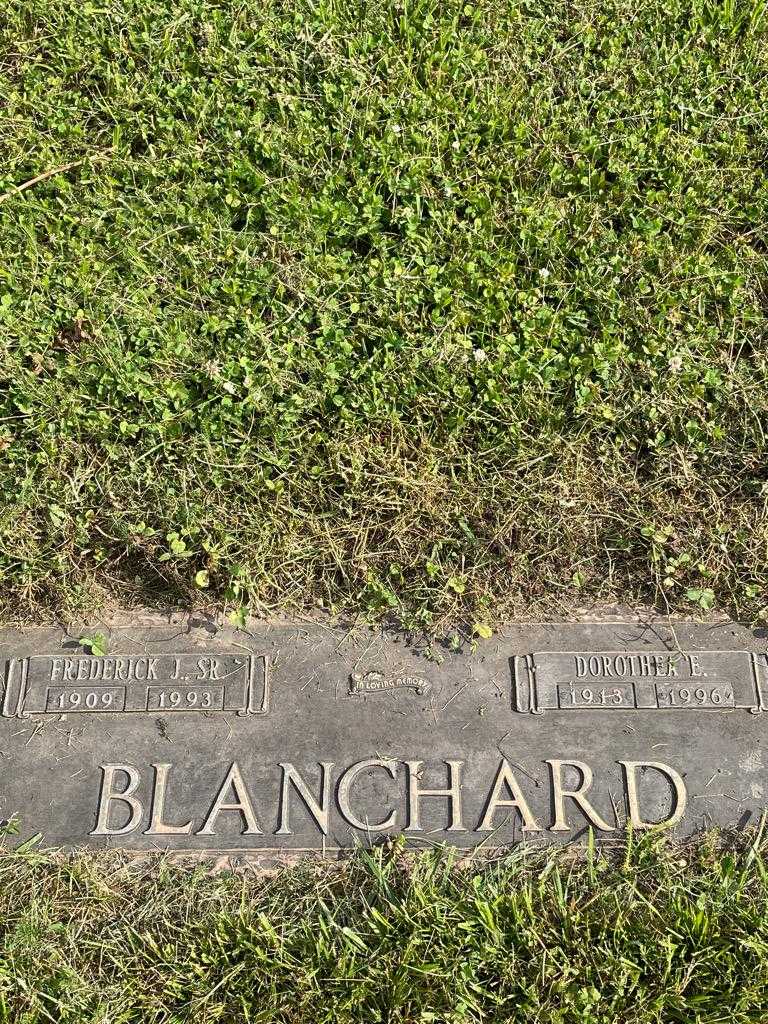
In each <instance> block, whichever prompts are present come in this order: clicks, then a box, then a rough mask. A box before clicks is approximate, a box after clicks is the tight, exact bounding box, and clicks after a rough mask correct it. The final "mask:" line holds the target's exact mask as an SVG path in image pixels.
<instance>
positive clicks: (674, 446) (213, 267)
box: [0, 0, 768, 627]
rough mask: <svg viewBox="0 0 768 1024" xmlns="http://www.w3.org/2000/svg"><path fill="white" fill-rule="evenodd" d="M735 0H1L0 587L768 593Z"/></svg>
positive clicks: (334, 600)
mask: <svg viewBox="0 0 768 1024" xmlns="http://www.w3.org/2000/svg"><path fill="white" fill-rule="evenodd" d="M767 24H768V18H767V17H766V12H765V3H764V0H712V2H708V0H685V2H682V0H671V2H668V0H664V2H663V3H662V2H660V0H640V2H634V0H633V2H629V0H605V2H600V3H597V2H591V0H575V2H573V3H564V2H562V0H554V2H553V3H550V4H541V3H538V2H537V3H533V2H529V0H510V2H504V0H490V2H486V0H482V2H478V3H467V2H465V0H444V2H440V3H437V2H436V0H401V2H395V3H392V4H388V3H371V4H366V3H365V2H362V0H358V2H352V0H350V2H344V0H339V2H336V0H317V2H311V0H291V2H285V3H282V2H278V0H264V2H260V3H235V2H232V0H174V2H173V3H171V2H169V0H101V2H96V0H83V2H78V3H72V2H71V0H0V76H1V77H0V580H1V582H0V600H1V601H2V607H3V608H4V609H5V611H6V613H7V614H14V615H16V614H22V613H34V612H37V613H39V612H40V611H46V610H56V611H62V610H64V611H71V610H73V609H78V608H83V607H86V606H92V605H93V602H94V601H98V600H101V599H106V600H119V601H123V602H131V601H136V600H142V601H155V600H168V599H173V600H182V601H186V602H189V601H193V600H200V601H215V600H216V601H221V600H223V601H225V602H227V604H228V606H229V607H234V608H237V607H240V606H243V607H244V606H246V605H247V606H248V607H250V609H251V610H252V611H255V612H263V611H265V610H272V609H274V608H276V607H280V608H283V609H285V608H292V607H293V608H296V607H306V606H308V605H314V604H317V603H322V605H323V606H324V607H326V608H331V609H333V608H336V609H349V608H361V609H362V610H363V611H364V612H367V613H371V614H379V613H381V612H392V613H394V614H396V615H398V616H400V618H401V619H402V620H403V621H405V623H406V624H409V625H415V626H418V625H423V626H433V627H434V626H436V625H438V624H439V623H440V622H441V621H443V620H444V619H445V620H447V619H449V618H454V619H455V618H457V617H459V616H468V617H470V618H471V619H472V618H474V620H475V621H491V620H492V619H498V618H502V617H504V616H507V615H513V614H518V613H523V612H527V613H536V612H539V611H541V612H546V613H552V612H558V611H562V610H564V609H567V608H570V607H573V605H574V604H575V603H587V602H589V601H596V600H601V601H607V600H613V599H617V598H621V599H624V600H627V601H630V600H645V601H653V602H655V603H656V604H658V605H659V606H660V607H662V608H666V607H669V608H677V609H688V610H690V609H691V608H696V607H703V608H709V607H711V606H717V607H720V608H729V609H731V610H732V611H734V612H735V613H736V614H737V615H741V616H743V617H750V618H756V617H758V616H760V615H761V614H762V615H768V612H766V608H767V607H768V557H766V556H767V554H768V511H767V504H768V502H767V501H766V497H767V493H768V492H767V488H768V469H767V468H766V467H767V466H768V458H767V455H768V452H767V447H768V446H766V440H765V429H766V424H767V423H768V345H767V344H766V311H767V309H768V305H767V303H768V285H767V284H766V281H767V280H768V276H767V272H768V228H767V225H768V177H766V173H765V169H766V162H765V161H766V155H767V154H768V116H767V114H768V110H767V107H768V102H767V101H768V31H767Z"/></svg>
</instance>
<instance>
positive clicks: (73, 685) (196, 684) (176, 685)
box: [2, 653, 269, 718]
mask: <svg viewBox="0 0 768 1024" xmlns="http://www.w3.org/2000/svg"><path fill="white" fill-rule="evenodd" d="M268 710H269V664H268V659H267V656H266V655H253V654H248V655H246V654H229V653H221V654H219V653H217V654H205V655H200V654H160V655H137V654H130V655H129V654H126V655H109V656H106V655H105V656H93V655H79V656H78V655H75V656H70V655H63V654H62V655H60V656H50V655H34V656H33V657H30V658H23V659H20V658H17V659H13V660H12V661H10V662H9V663H8V665H7V669H6V675H5V692H4V695H3V702H2V714H3V715H4V716H5V717H6V718H11V717H15V718H29V717H30V715H38V714H43V715H44V714H54V715H64V714H88V713H90V714H115V713H123V714H125V713H128V714H131V713H133V714H135V713H142V712H144V713H146V712H163V713H165V712H183V711H189V712H199V711H202V712H216V711H228V712H235V713H237V714H240V715H263V714H266V713H267V711H268Z"/></svg>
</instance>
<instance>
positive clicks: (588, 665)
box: [512, 651, 768, 715]
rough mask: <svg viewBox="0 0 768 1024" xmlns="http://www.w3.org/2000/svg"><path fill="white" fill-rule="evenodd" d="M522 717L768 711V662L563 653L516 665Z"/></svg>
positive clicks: (726, 655)
mask: <svg viewBox="0 0 768 1024" xmlns="http://www.w3.org/2000/svg"><path fill="white" fill-rule="evenodd" d="M512 667H513V686H512V701H513V707H514V709H515V710H516V711H519V712H522V713H526V714H527V713H530V714H534V715H536V714H543V713H544V712H545V711H584V710H590V711H595V710H598V711H611V710H613V711H620V710H624V711H626V710H646V711H688V710H699V711H722V710H729V709H730V710H733V709H743V710H747V711H749V712H751V713H752V714H759V713H761V712H762V711H765V710H766V709H768V660H767V659H766V656H765V655H761V654H751V653H749V652H748V651H696V652H685V651H650V652H649V651H641V652H639V651H632V652H630V651H605V652H603V651H590V652H586V651H557V652H545V653H537V654H529V655H526V656H524V657H516V658H513V659H512Z"/></svg>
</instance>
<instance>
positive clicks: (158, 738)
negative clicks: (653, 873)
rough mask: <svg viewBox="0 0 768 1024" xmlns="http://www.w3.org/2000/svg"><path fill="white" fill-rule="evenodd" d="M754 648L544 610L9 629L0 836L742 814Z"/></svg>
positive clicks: (549, 834)
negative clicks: (496, 619)
mask: <svg viewBox="0 0 768 1024" xmlns="http://www.w3.org/2000/svg"><path fill="white" fill-rule="evenodd" d="M765 647H766V644H765V640H764V639H762V638H760V637H759V636H757V635H755V634H753V633H752V632H751V631H749V630H748V629H745V628H743V627H740V626H735V625H732V624H727V625H723V626H722V627H718V628H716V629H713V628H712V627H703V626H696V625H694V624H680V623H678V624H676V625H675V627H674V629H671V628H666V627H664V626H663V625H660V624H657V625H655V626H653V628H650V627H648V626H643V625H641V624H638V623H634V622H631V623H612V624H591V625H583V624H582V625H578V624H560V625H550V626H528V627H522V626H520V627H514V628H510V629H508V630H506V631H505V632H503V633H502V634H500V635H499V636H498V637H494V638H493V640H491V641H486V642H482V643H480V644H479V646H477V648H476V649H475V650H472V649H471V645H469V644H467V645H466V648H465V650H463V651H461V652H451V651H449V650H448V649H445V650H442V649H440V648H438V654H436V653H435V649H434V648H433V649H432V651H431V655H430V657H427V656H426V654H425V651H423V650H419V649H414V648H411V647H409V646H408V645H407V644H406V643H405V642H404V641H403V640H402V638H397V637H393V636H388V635H386V634H384V633H381V632H376V631H369V630H366V629H355V630H352V631H348V630H346V631H334V630H330V629H328V628H327V627H325V626H317V625H301V626H290V625H281V626H263V627H260V629H259V630H258V632H251V633H244V632H235V631H233V630H229V629H222V630H220V631H219V632H217V634H216V635H215V636H211V635H210V633H209V631H207V630H205V629H202V628H200V629H198V628H194V627H193V628H189V629H188V630H186V631H180V630H179V629H177V628H176V629H175V628H170V627H169V626H168V625H166V626H164V627H162V626H159V625H153V626H150V627H142V628H141V629H138V628H134V629H130V628H122V629H115V630H113V631H112V633H111V635H110V638H109V649H108V653H106V654H104V655H98V656H96V655H90V654H87V653H85V652H83V650H82V649H81V648H80V647H79V645H78V644H76V643H72V642H71V641H66V640H65V638H63V637H62V634H61V633H60V632H56V631H54V630H43V629H35V630H26V631H23V632H13V631H10V630H6V631H5V632H4V633H3V634H2V647H0V688H1V693H0V698H1V699H0V768H1V774H0V816H2V818H3V819H4V821H5V822H12V823H13V825H12V826H11V827H8V826H6V828H5V832H6V837H5V842H6V844H7V845H12V844H13V843H16V842H22V841H24V840H26V839H28V838H29V837H30V836H32V835H37V834H40V836H41V840H40V841H41V843H42V844H43V845H44V846H48V847H58V846H63V847H66V848H71V847H80V846H87V847H93V848H99V847H105V846H118V847H123V848H126V849H131V850H136V851H154V850H172V851H183V852H201V853H211V854H221V853H227V854H231V855H235V854H241V853H242V854H281V855H282V854H297V853H300V852H302V851H306V850H313V851H320V852H325V853H327V852H329V851H334V850H340V849H345V848H351V847H353V846H355V845H359V844H363V845H367V844H370V843H372V842H375V841H377V840H380V839H381V838H382V837H389V836H394V835H397V834H402V835H404V836H405V837H406V838H407V839H408V840H409V841H410V842H411V843H415V844H421V845H423V844H430V845H431V844H436V843H450V844H452V845H454V846H457V847H461V848H472V847H475V846H477V845H478V844H482V845H483V847H484V848H489V847H492V848H495V847H502V846H507V845H511V844H514V843H516V842H519V841H520V840H526V841H532V840H535V841H538V842H543V841H564V840H571V839H582V838H584V837H585V836H586V835H587V834H588V833H589V831H590V829H591V830H592V831H593V832H594V833H595V835H597V836H598V837H599V838H602V839H606V840H612V839H620V838H621V837H622V836H623V835H624V834H625V830H626V828H627V826H628V825H630V826H631V827H632V828H634V829H645V828H652V827H674V828H675V829H676V830H677V832H678V833H679V834H680V835H690V834H691V833H693V832H695V831H696V830H698V829H700V828H701V827H703V826H705V825H721V826H725V827H743V826H745V825H748V824H755V823H756V822H757V821H758V820H759V818H760V815H761V814H762V812H763V808H764V807H765V805H766V792H768V789H767V787H768V767H766V763H765V762H766V758H765V749H764V744H765V733H766V723H768V719H767V718H766V717H765V714H764V712H765V711H766V709H768V656H766V652H765Z"/></svg>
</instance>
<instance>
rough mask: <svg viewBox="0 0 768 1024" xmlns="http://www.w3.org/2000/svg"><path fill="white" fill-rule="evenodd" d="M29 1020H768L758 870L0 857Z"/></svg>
mask: <svg viewBox="0 0 768 1024" xmlns="http://www.w3.org/2000/svg"><path fill="white" fill-rule="evenodd" d="M0 941H1V942H2V955H1V957H0V1020H1V1021H9V1022H10V1021H12V1022H13V1024H48V1022H51V1021H54V1022H56V1024H70V1022H71V1024H90V1022H93V1024H96V1022H99V1024H128V1022H141V1024H161V1022H162V1024H166V1022H168V1024H171V1022H173V1024H181V1022H192V1021H195V1022H198V1021H199V1022H208V1021H211V1022H213V1021H217V1022H227V1024H234V1022H241V1021H242V1022H246V1021H248V1022H257V1021H262V1022H264V1024H282V1022H286V1024H288V1022H295V1024H308V1022H312V1024H326V1022H327V1024H351V1022H358V1021H359V1022H365V1024H375V1022H381V1024H426V1022H434V1024H438V1022H439V1024H469V1022H484V1024H491V1022H502V1021H504V1022H512V1021H514V1022H516V1024H517V1022H520V1024H523V1022H530V1024H662V1022H663V1024H715V1022H718V1024H746V1022H755V1024H757V1022H764V1021H765V1020H766V1019H767V1017H768V876H766V871H765V866H764V863H763V860H762V855H761V854H759V853H757V854H756V851H755V849H752V848H748V847H746V846H744V847H742V848H741V849H740V850H736V851H732V852H726V851H723V850H721V849H718V846H717V844H716V842H715V837H714V836H710V837H709V838H708V840H707V841H705V842H702V843H700V844H699V845H698V846H696V847H692V848H689V849H681V848H679V847H677V848H676V847H674V846H665V845H663V843H662V841H661V840H659V839H656V840H654V841H646V842H643V843H642V844H640V845H639V847H635V848H634V849H633V850H630V851H627V852H626V854H625V855H621V854H620V853H619V854H617V855H616V857H615V858H614V859H612V860H609V859H606V858H604V857H601V856H595V857H592V858H591V859H587V860H581V861H578V862H574V861H572V860H570V859H568V858H567V857H565V856H563V855H562V854H561V855H559V856H556V857H550V858H549V859H546V858H544V857H543V856H542V855H540V854H539V855H529V856H528V857H521V856H518V857H512V858H510V859H507V860H502V861H499V862H497V863H495V864H492V865H491V866H487V867H481V866H480V865H476V866H474V867H470V868H468V869H461V870H457V869H456V868H455V867H452V866H451V863H450V861H449V860H447V859H446V858H445V857H444V856H440V855H431V854H430V855H427V854H424V855H418V856H417V857H416V858H415V860H412V861H406V862H403V861H402V860H401V859H400V858H399V857H398V856H397V855H395V856H394V857H392V856H389V855H387V854H385V853H383V852H382V850H381V849H379V850H378V851H374V852H372V853H370V854H366V853H360V854H358V855H356V857H355V859H354V860H353V861H352V862H351V863H349V864H347V865H346V866H345V867H344V868H343V869H341V870H339V869H335V868H332V867H329V866H325V867H315V868H312V867H310V866H307V865H305V866H304V867H300V868H298V869H294V870H292V871H284V872H282V873H280V874H277V875H276V876H274V877H272V878H262V877H259V876H256V875H254V874H252V873H246V874H241V875H231V874H230V875H211V874H208V873H206V872H205V871H204V870H203V869H198V870H197V871H192V870H189V869H186V870H185V869H180V868H177V867H173V866H171V865H170V864H168V863H167V862H164V861H163V860H161V859H158V860H155V861H154V862H152V863H149V864H147V863H144V864H143V865H142V864H134V865H133V866H130V865H128V864H126V862H124V861H121V860H120V859H119V857H118V856H117V855H114V854H113V855H104V856H101V857H99V858H96V859H94V858H93V857H89V858H76V859H73V860H69V861H67V860H55V859H53V858H49V857H44V856H42V855H40V856H38V855H34V854H33V855H30V856H27V857H25V856H23V855H22V856H20V855H9V856H7V857H3V858H2V859H0Z"/></svg>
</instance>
